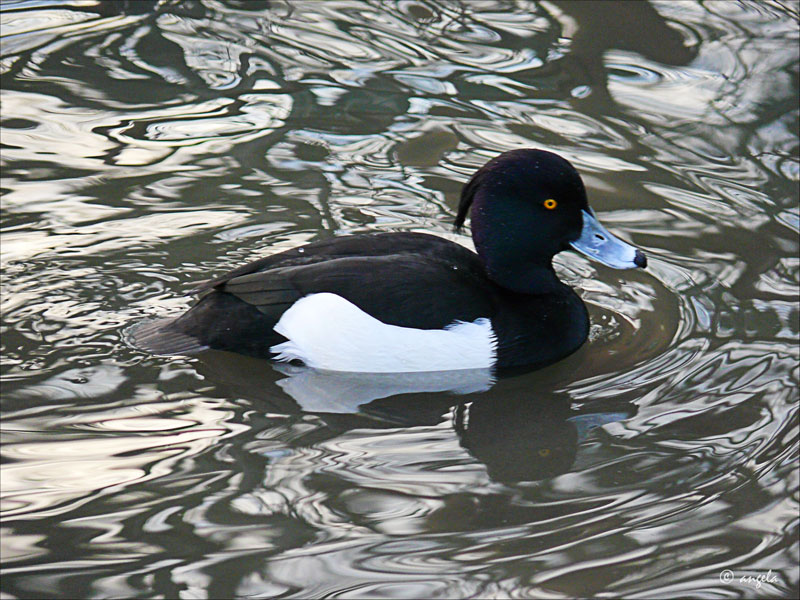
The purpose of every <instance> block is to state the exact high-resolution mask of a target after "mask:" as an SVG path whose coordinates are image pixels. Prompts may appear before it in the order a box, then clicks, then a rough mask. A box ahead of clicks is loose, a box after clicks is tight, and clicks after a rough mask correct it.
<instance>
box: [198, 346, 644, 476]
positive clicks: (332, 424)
mask: <svg viewBox="0 0 800 600" xmlns="http://www.w3.org/2000/svg"><path fill="white" fill-rule="evenodd" d="M195 368H196V369H197V371H198V373H199V374H201V375H203V376H204V377H205V378H206V380H208V381H209V382H210V383H213V384H214V385H215V387H216V393H217V394H219V395H224V396H227V397H230V396H238V397H240V398H244V399H247V400H249V401H251V402H254V403H255V404H256V405H257V406H259V407H261V410H265V411H269V412H272V413H279V414H287V415H291V414H314V415H315V416H316V417H317V418H319V419H320V420H321V421H323V422H324V423H325V425H326V427H327V430H328V431H327V434H328V437H330V438H334V437H336V436H339V435H341V434H343V433H344V432H346V431H349V430H351V429H365V428H366V429H392V428H398V427H419V426H433V425H437V424H439V423H441V422H442V419H443V418H450V419H451V421H452V425H453V429H454V431H455V433H456V434H457V435H458V439H459V443H460V445H461V446H462V447H463V448H464V449H465V450H467V451H468V452H469V453H470V454H471V455H472V456H473V457H474V458H476V459H477V460H478V461H480V462H481V463H483V464H484V465H485V466H486V468H487V471H488V474H489V476H490V477H491V478H492V479H493V480H495V481H498V482H518V481H535V480H540V479H546V478H550V477H554V476H556V475H559V474H561V473H565V472H567V471H569V469H570V468H571V466H572V464H573V463H574V462H575V458H576V456H577V453H578V449H579V446H580V443H581V442H582V441H583V440H584V439H585V438H586V436H587V435H588V433H589V432H590V431H591V430H592V429H594V428H596V427H598V426H601V425H604V424H606V423H611V422H614V421H620V420H623V419H627V418H629V417H631V416H633V415H634V414H635V413H636V408H635V406H634V405H632V404H630V403H627V402H626V403H622V404H620V403H615V405H614V406H609V405H608V404H607V403H605V402H604V403H603V405H602V406H596V405H592V404H591V403H590V404H589V405H584V406H583V407H581V408H573V406H572V401H571V399H570V397H569V395H568V394H566V393H565V392H562V391H553V390H554V386H553V385H552V384H551V385H548V382H547V381H546V380H545V379H542V378H540V377H537V374H535V373H533V374H527V375H519V374H518V375H516V376H508V377H500V378H498V379H495V377H494V376H493V375H492V374H491V373H490V372H489V371H488V370H469V371H468V370H464V371H450V372H441V373H389V374H384V373H377V374H365V373H333V372H322V371H316V370H313V369H308V368H305V367H295V366H292V365H275V364H273V363H270V362H267V361H263V360H259V359H254V358H249V357H243V356H240V355H235V354H230V353H227V352H205V353H203V354H200V355H198V356H197V362H196V363H195ZM532 377H533V379H532ZM317 441H318V440H317Z"/></svg>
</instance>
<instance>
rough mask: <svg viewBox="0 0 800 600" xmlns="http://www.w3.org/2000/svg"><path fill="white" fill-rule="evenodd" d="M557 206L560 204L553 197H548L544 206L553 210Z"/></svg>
mask: <svg viewBox="0 0 800 600" xmlns="http://www.w3.org/2000/svg"><path fill="white" fill-rule="evenodd" d="M556 206H558V202H556V201H555V200H553V199H552V198H548V199H547V200H545V201H544V207H545V208H546V209H547V210H553V209H554V208H555V207H556Z"/></svg>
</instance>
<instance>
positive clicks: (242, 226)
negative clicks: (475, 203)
mask: <svg viewBox="0 0 800 600" xmlns="http://www.w3.org/2000/svg"><path fill="white" fill-rule="evenodd" d="M0 16H1V17H2V21H1V22H0V23H1V26H2V29H1V30H0V34H2V58H1V59H0V68H1V69H2V99H1V101H2V114H1V115H0V117H1V119H0V120H1V121H2V132H1V133H0V142H2V165H3V172H2V188H3V197H2V226H3V234H2V245H1V249H2V274H3V277H2V303H3V304H2V306H3V311H2V344H3V351H2V361H3V367H2V373H3V388H2V416H3V419H2V434H3V442H4V444H3V464H2V479H1V480H0V483H1V484H2V516H3V520H2V532H1V533H2V595H1V597H2V598H41V597H48V598H76V597H91V598H165V597H166V598H177V597H180V598H206V597H208V598H222V597H294V598H312V597H313V598H322V597H347V598H356V597H397V598H414V597H448V598H468V597H551V598H561V597H571V596H603V597H608V596H612V597H614V596H624V597H629V598H633V597H639V598H666V597H685V596H692V597H702V598H728V597H775V596H784V597H796V596H797V593H798V581H800V573H799V572H798V571H799V569H798V561H799V560H800V544H798V521H799V519H798V503H799V501H800V498H799V497H798V489H799V486H798V479H799V478H798V470H797V467H798V431H799V429H798V411H797V408H798V379H800V374H799V373H798V370H799V368H798V345H797V344H798V335H799V330H800V323H799V321H800V308H799V303H798V288H799V286H800V259H798V230H799V229H800V209H799V208H798V179H799V178H800V160H799V159H798V148H799V143H798V87H799V86H798V64H799V63H800V57H799V56H798V52H799V50H798V48H800V46H798V37H799V36H798V4H797V3H796V2H745V3H739V2H736V3H734V2H705V3H692V2H663V3H661V2H659V3H654V4H652V5H650V4H645V3H603V2H589V3H576V2H560V1H550V2H543V3H541V4H535V3H531V2H526V1H524V0H519V1H501V0H497V1H491V0H490V1H482V2H479V1H477V0H475V1H471V2H465V3H457V2H442V1H440V0H436V1H435V2H434V1H430V2H421V1H411V0H409V1H404V0H398V1H397V2H377V1H372V2H370V1H349V2H325V3H322V2H241V1H240V2H234V1H232V0H231V1H225V2H223V1H221V0H206V1H204V2H180V3H177V2H158V3H156V2H144V1H142V2H103V3H102V4H93V3H92V2H77V1H76V2H72V3H69V2H44V1H34V0H31V1H19V2H14V1H8V2H3V4H2V7H0ZM519 147H542V148H547V149H550V150H553V151H556V152H558V153H560V154H562V155H564V156H565V157H567V158H569V159H570V160H571V161H572V162H573V163H574V164H575V165H576V166H577V167H578V169H579V170H580V171H581V172H582V173H583V175H584V178H585V181H586V184H587V187H588V189H589V193H590V201H591V202H592V204H593V205H594V207H595V210H596V211H597V212H598V214H599V215H600V217H601V219H602V220H603V221H604V222H605V224H606V225H607V226H608V227H609V228H610V229H612V230H613V231H615V232H617V233H618V234H620V235H621V236H622V237H625V238H627V239H629V240H630V241H632V242H633V243H635V244H637V245H638V246H640V247H641V248H643V249H644V250H645V251H646V252H647V254H648V256H649V258H650V267H649V268H648V269H647V270H646V271H643V272H618V271H613V270H611V269H607V268H604V267H601V266H597V265H596V264H592V263H590V262H588V261H587V260H584V259H583V258H581V257H579V256H577V255H575V254H571V253H570V254H564V255H562V256H560V257H559V258H558V259H557V262H558V269H559V272H560V273H561V275H562V277H563V278H564V280H565V281H567V282H569V283H570V284H571V285H573V286H574V287H576V288H577V289H579V290H580V293H581V294H582V295H583V297H584V299H585V300H586V301H587V304H588V305H589V307H590V313H591V316H592V320H593V323H594V325H593V329H592V335H591V340H590V342H589V343H588V344H586V345H585V346H584V347H583V348H582V349H581V350H580V351H579V352H578V353H576V354H575V355H573V356H572V357H570V358H568V359H566V360H564V361H562V362H561V363H559V364H557V365H554V366H552V367H550V368H548V369H545V370H543V371H539V372H535V373H529V374H523V375H519V376H516V377H511V378H508V379H502V380H500V381H497V382H494V383H493V382H492V380H491V378H490V377H489V376H488V375H487V374H486V373H480V372H477V373H466V374H464V373H459V374H452V373H451V374H424V375H419V376H415V377H403V376H380V377H377V376H376V377H369V376H353V375H347V374H339V375H330V374H328V375H324V374H320V373H314V372H312V371H308V370H303V369H292V368H281V369H279V368H276V367H273V366H271V365H270V364H269V363H265V362H261V361H257V360H251V359H246V358H242V357H237V356H233V355H225V354H222V353H209V354H208V355H205V356H201V357H198V358H174V359H165V358H158V357H151V356H146V355H143V354H142V353H140V352H138V351H136V350H133V349H132V348H130V347H129V346H128V345H126V343H125V339H124V332H125V329H126V328H127V327H129V326H130V325H131V324H133V323H135V322H138V321H140V320H142V319H144V318H150V317H155V316H163V315H169V314H174V313H175V312H177V311H179V310H181V309H183V308H184V307H186V306H188V305H189V303H190V301H191V300H190V299H189V298H187V297H186V296H184V295H182V292H183V291H185V290H186V289H187V288H188V286H189V284H190V283H191V282H194V281H196V280H199V279H204V278H207V277H208V276H210V275H211V274H216V273H220V272H223V271H224V270H226V269H228V268H230V267H233V266H235V265H237V264H239V263H241V262H243V261H246V260H251V259H254V258H257V257H259V256H263V255H265V254H268V253H271V252H274V251H275V250H276V249H283V248H288V247H293V246H296V245H299V244H302V243H305V242H308V241H311V240H316V239H322V238H325V237H329V236H333V235H345V234H348V233H353V232H365V231H405V230H414V231H427V232H433V233H436V234H439V235H442V236H448V237H451V239H456V240H458V241H460V242H463V243H466V244H468V243H469V241H468V237H467V236H457V235H456V234H454V233H452V232H451V223H452V218H453V214H454V207H455V206H456V203H457V199H458V193H459V190H460V186H461V185H462V183H463V182H464V181H465V180H466V178H467V177H468V176H469V174H470V173H471V172H472V171H473V170H474V169H475V168H477V167H478V166H479V165H481V164H482V163H484V162H485V161H486V160H488V159H489V158H490V157H492V156H494V155H496V154H498V153H499V152H502V151H504V150H508V149H511V148H519Z"/></svg>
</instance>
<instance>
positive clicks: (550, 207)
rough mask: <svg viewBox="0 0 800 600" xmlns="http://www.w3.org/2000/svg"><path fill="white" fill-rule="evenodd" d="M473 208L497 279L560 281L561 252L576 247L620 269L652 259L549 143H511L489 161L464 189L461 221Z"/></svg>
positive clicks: (509, 282)
mask: <svg viewBox="0 0 800 600" xmlns="http://www.w3.org/2000/svg"><path fill="white" fill-rule="evenodd" d="M470 207H471V208H472V239H473V240H474V241H475V248H476V250H477V251H478V255H479V256H480V257H481V259H482V260H483V262H484V264H485V265H486V270H487V272H488V274H489V277H491V278H492V279H493V280H494V281H495V282H497V283H498V284H500V285H502V286H504V287H506V288H508V289H512V290H515V291H519V292H527V293H537V292H546V291H549V290H550V289H551V287H552V286H553V285H557V280H555V277H554V275H553V274H552V259H553V256H555V255H556V254H558V253H559V252H561V251H562V250H568V249H570V248H572V249H575V250H578V251H579V252H582V253H583V254H585V255H587V256H588V257H590V258H593V259H594V260H597V261H599V262H601V263H603V264H605V265H608V266H610V267H614V268H616V269H632V268H636V267H644V266H646V265H647V259H646V258H645V255H644V254H643V253H642V251H641V250H638V249H636V248H634V247H633V246H631V245H630V244H627V243H626V242H623V241H622V240H620V239H619V238H616V237H614V236H613V235H611V234H610V233H609V232H608V231H606V229H605V228H604V227H603V226H602V225H601V224H600V222H599V221H598V220H597V217H595V214H594V212H593V211H592V209H591V208H589V203H588V201H587V199H586V189H585V188H584V186H583V181H582V180H581V177H580V175H579V174H578V171H576V170H575V167H573V166H572V165H571V164H570V163H569V162H568V161H566V160H565V159H563V158H561V157H560V156H558V155H556V154H553V153H552V152H546V151H544V150H511V151H509V152H505V153H503V154H501V155H500V156H497V157H495V158H493V159H492V160H490V161H489V162H488V163H486V164H485V165H484V166H483V167H481V168H480V169H479V170H478V171H477V172H476V173H475V174H474V175H473V176H472V179H470V180H469V182H468V183H467V185H466V186H464V190H463V191H462V193H461V203H460V205H459V207H458V215H457V216H456V222H455V224H456V228H460V227H461V226H462V225H463V224H464V221H465V219H466V217H467V212H469V209H470Z"/></svg>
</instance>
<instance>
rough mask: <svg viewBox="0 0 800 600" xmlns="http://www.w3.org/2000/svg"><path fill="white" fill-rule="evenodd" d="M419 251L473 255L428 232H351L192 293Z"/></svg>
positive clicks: (243, 269)
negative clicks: (284, 271) (248, 278)
mask: <svg viewBox="0 0 800 600" xmlns="http://www.w3.org/2000/svg"><path fill="white" fill-rule="evenodd" d="M420 253H422V254H430V255H437V256H450V255H452V254H454V253H457V254H459V255H461V258H462V260H463V258H464V256H463V255H472V256H474V253H472V252H470V251H469V250H467V249H466V248H462V247H461V246H459V245H458V244H455V243H453V242H451V241H449V240H447V239H444V238H440V237H438V236H434V235H430V234H426V233H415V232H406V233H376V234H372V233H370V234H361V235H349V236H343V237H336V238H330V239H327V240H319V241H316V242H312V243H310V244H306V245H305V246H299V247H297V248H291V249H289V250H284V251H283V252H278V253H276V254H272V255H270V256H266V257H264V258H260V259H258V260H255V261H252V262H249V263H247V264H244V265H241V266H239V267H237V268H235V269H233V270H231V271H228V272H227V273H224V274H222V275H220V276H219V277H215V278H213V279H209V280H206V281H202V282H199V283H198V284H197V285H196V286H195V287H194V288H192V289H191V290H190V292H191V293H195V294H202V293H204V292H208V291H210V290H212V289H215V288H217V289H219V288H221V287H223V286H224V285H225V284H227V283H228V282H229V281H231V280H233V279H235V278H238V277H243V276H245V275H250V274H255V273H266V272H268V271H271V270H275V269H280V268H284V267H303V266H307V265H313V264H318V263H326V262H330V261H333V260H337V259H340V258H367V257H382V256H383V257H385V256H397V255H402V254H420ZM275 274H277V273H275Z"/></svg>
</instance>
